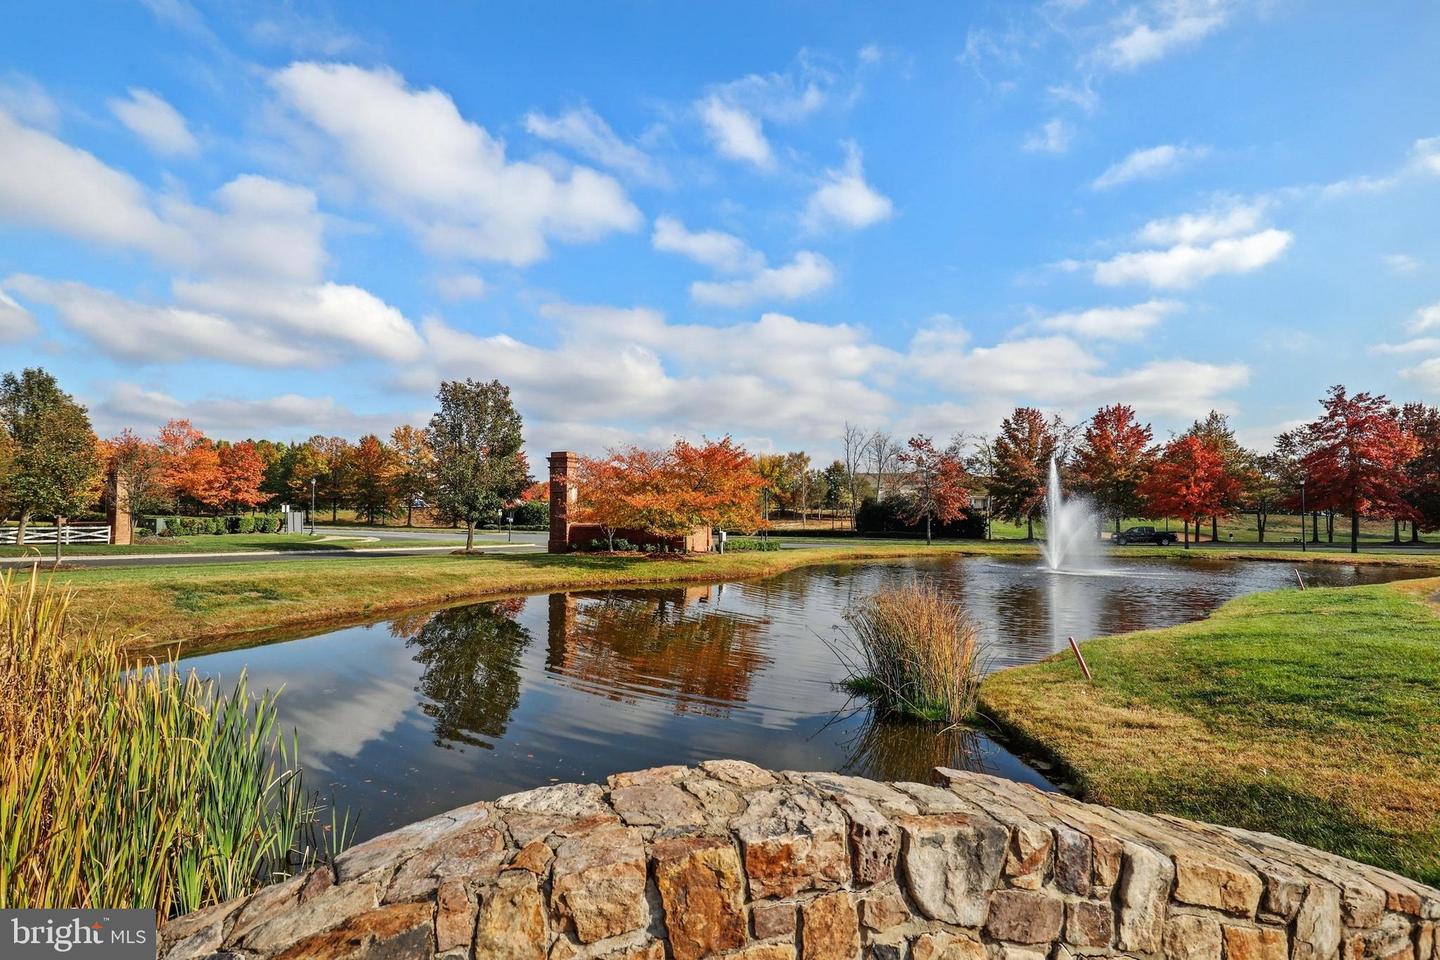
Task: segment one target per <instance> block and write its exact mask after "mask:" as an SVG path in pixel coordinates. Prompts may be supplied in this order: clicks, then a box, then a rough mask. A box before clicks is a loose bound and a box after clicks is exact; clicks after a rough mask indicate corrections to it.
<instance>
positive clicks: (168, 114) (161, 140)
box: [109, 87, 200, 157]
mask: <svg viewBox="0 0 1440 960" xmlns="http://www.w3.org/2000/svg"><path fill="white" fill-rule="evenodd" d="M109 107H110V112H111V113H113V114H114V115H115V118H116V119H117V120H119V121H120V122H121V123H123V124H124V125H125V126H126V127H127V128H129V130H130V132H131V133H133V134H135V136H137V137H139V138H140V139H141V140H143V141H144V142H145V144H146V145H147V146H149V147H150V149H151V150H154V151H155V152H156V153H159V154H163V155H165V156H172V157H193V156H195V155H196V154H197V153H199V152H200V141H198V140H196V139H195V135H194V134H193V133H191V132H190V128H189V126H187V125H186V123H185V118H184V117H182V116H181V115H180V111H178V110H176V109H175V108H174V107H172V106H171V105H170V104H169V103H168V102H166V101H165V100H164V99H163V98H161V97H160V96H158V95H157V94H154V93H152V92H150V91H149V90H142V89H140V88H138V87H131V88H130V90H129V96H128V97H127V98H119V97H117V98H114V99H112V100H110V101H109Z"/></svg>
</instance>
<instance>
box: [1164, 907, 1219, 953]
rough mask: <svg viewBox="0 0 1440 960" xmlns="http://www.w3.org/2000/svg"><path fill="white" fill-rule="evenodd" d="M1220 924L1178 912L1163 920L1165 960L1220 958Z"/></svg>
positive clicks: (1206, 918) (1205, 918) (1207, 918)
mask: <svg viewBox="0 0 1440 960" xmlns="http://www.w3.org/2000/svg"><path fill="white" fill-rule="evenodd" d="M1220 950H1221V940H1220V924H1219V922H1218V921H1215V920H1212V919H1210V918H1209V917H1195V916H1188V915H1185V914H1179V915H1176V916H1173V917H1171V918H1170V919H1169V920H1167V921H1165V960H1220Z"/></svg>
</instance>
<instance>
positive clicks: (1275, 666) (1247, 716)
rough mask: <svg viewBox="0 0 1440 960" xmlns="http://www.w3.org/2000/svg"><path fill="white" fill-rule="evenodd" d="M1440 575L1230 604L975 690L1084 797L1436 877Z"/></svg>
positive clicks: (1439, 844) (1093, 644)
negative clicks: (1081, 664) (1261, 833)
mask: <svg viewBox="0 0 1440 960" xmlns="http://www.w3.org/2000/svg"><path fill="white" fill-rule="evenodd" d="M1437 590H1440V579H1432V580H1420V581H1410V582H1407V583H1401V584H1388V585H1383V586H1369V587H1351V588H1344V589H1330V590H1309V591H1305V592H1303V593H1302V592H1300V591H1298V590H1294V591H1281V592H1276V593H1269V594H1258V595H1254V596H1248V597H1242V598H1240V599H1238V600H1234V601H1231V602H1230V603H1228V604H1226V605H1225V606H1223V607H1221V608H1220V609H1219V610H1218V611H1216V613H1215V614H1214V615H1213V616H1211V617H1210V618H1209V619H1208V620H1204V621H1201V622H1199V623H1194V624H1187V625H1184V626H1179V627H1173V628H1170V629H1166V630H1157V631H1150V632H1145V633H1136V634H1128V635H1124V636H1118V637H1108V638H1103V639H1098V640H1092V641H1090V642H1089V643H1087V644H1086V645H1085V656H1086V659H1087V660H1088V661H1089V663H1090V666H1091V669H1092V670H1093V671H1094V673H1095V681H1094V683H1093V684H1092V683H1086V682H1084V680H1083V679H1082V678H1081V677H1080V676H1079V670H1078V668H1077V667H1076V665H1075V663H1074V661H1073V659H1072V658H1070V657H1069V655H1068V654H1065V655H1061V656H1058V657H1055V658H1052V659H1051V660H1047V661H1045V662H1044V663H1040V664H1036V665H1034V666H1028V667H1021V668H1016V669H1013V670H1007V671H1004V672H1002V673H999V674H996V675H994V676H992V677H990V678H989V679H987V680H986V681H985V683H984V685H983V687H982V690H981V707H980V709H981V711H982V713H984V714H985V715H987V716H989V717H990V718H992V719H994V720H995V721H996V722H998V723H999V724H1000V725H1001V726H1002V727H1003V728H1005V729H1006V730H1007V731H1008V732H1009V733H1010V734H1011V735H1012V736H1013V737H1014V738H1015V739H1016V740H1018V741H1020V742H1021V743H1022V744H1024V745H1026V746H1028V747H1030V748H1031V749H1034V750H1036V751H1037V752H1040V753H1043V754H1047V755H1048V756H1049V757H1050V758H1052V759H1054V760H1058V761H1059V762H1060V763H1061V764H1062V765H1063V766H1064V767H1066V768H1068V770H1067V772H1068V773H1069V774H1070V775H1071V776H1072V777H1073V778H1074V779H1075V781H1076V783H1077V784H1078V785H1079V787H1080V789H1081V792H1082V793H1083V794H1084V796H1085V797H1086V798H1087V799H1091V800H1095V801H1099V802H1102V803H1107V804H1113V805H1115V806H1120V807H1127V808H1134V809H1140V810H1147V811H1163V812H1167V813H1173V814H1177V815H1180V816H1185V817H1193V818H1196V819H1200V820H1207V821H1213V822H1218V823H1226V824H1233V825H1237V826H1242V827H1248V828H1252V829H1257V830H1266V831H1270V832H1273V833H1278V834H1282V835H1285V836H1288V837H1292V838H1294V839H1296V840H1299V841H1302V842H1304V843H1308V844H1311V845H1313V846H1317V847H1321V848H1323V849H1326V850H1331V851H1334V852H1336V853H1339V854H1342V855H1344V856H1347V857H1352V858H1355V859H1358V860H1363V861H1366V862H1369V863H1373V864H1376V865H1379V866H1382V867H1387V868H1390V869H1393V870H1397V871H1399V872H1401V873H1405V874H1409V875H1410V876H1413V877H1416V878H1418V879H1421V880H1424V881H1426V882H1429V883H1436V882H1440V616H1437V611H1436V608H1435V598H1436V591H1437Z"/></svg>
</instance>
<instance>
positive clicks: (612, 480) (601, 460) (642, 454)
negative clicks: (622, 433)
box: [574, 447, 659, 551]
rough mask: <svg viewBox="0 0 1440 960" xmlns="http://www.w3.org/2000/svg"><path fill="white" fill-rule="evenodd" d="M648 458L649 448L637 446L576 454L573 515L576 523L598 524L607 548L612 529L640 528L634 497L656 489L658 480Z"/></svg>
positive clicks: (612, 539)
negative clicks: (598, 454)
mask: <svg viewBox="0 0 1440 960" xmlns="http://www.w3.org/2000/svg"><path fill="white" fill-rule="evenodd" d="M652 458H653V454H652V453H651V452H650V451H646V450H642V449H640V448H639V447H629V448H627V449H624V450H611V451H610V452H609V453H608V454H607V455H606V456H604V457H598V458H597V457H581V458H580V461H579V464H578V470H577V473H576V476H575V485H576V489H577V496H576V508H575V513H574V516H575V519H576V520H577V521H578V522H580V523H591V524H594V525H595V526H597V527H599V528H600V531H601V532H602V533H603V534H605V540H606V543H607V544H608V546H609V548H610V550H611V551H614V549H615V534H616V533H618V532H619V531H621V530H625V529H637V530H638V529H640V528H641V525H642V523H643V520H642V519H641V512H640V509H639V503H638V502H637V501H638V500H639V499H640V498H647V497H650V496H655V495H658V493H659V491H657V490H654V489H652V486H653V485H654V484H655V483H656V481H657V480H658V477H657V476H656V465H655V463H654V462H653V459H652Z"/></svg>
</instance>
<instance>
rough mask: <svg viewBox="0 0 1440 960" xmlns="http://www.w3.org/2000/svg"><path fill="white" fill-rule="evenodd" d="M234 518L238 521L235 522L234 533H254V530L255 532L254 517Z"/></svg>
mask: <svg viewBox="0 0 1440 960" xmlns="http://www.w3.org/2000/svg"><path fill="white" fill-rule="evenodd" d="M235 519H236V520H237V521H239V522H238V523H236V524H235V532H236V533H254V532H255V518H254V517H236V518H235Z"/></svg>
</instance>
